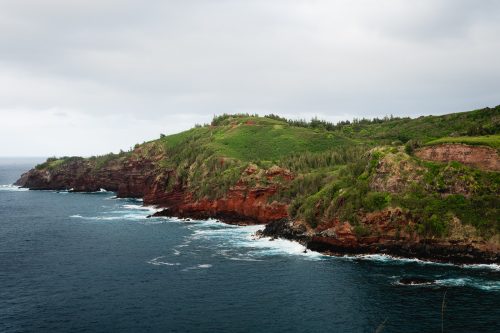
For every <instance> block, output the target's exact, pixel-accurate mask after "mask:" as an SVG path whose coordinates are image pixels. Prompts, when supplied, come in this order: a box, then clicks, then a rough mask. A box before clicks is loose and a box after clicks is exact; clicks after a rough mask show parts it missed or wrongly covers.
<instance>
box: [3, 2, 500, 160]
mask: <svg viewBox="0 0 500 333" xmlns="http://www.w3.org/2000/svg"><path fill="white" fill-rule="evenodd" d="M499 16H500V3H499V2H498V1H489V0H485V1H481V2H478V1H473V0H468V1H467V0H423V1H413V2H411V3H410V2H408V1H390V0H383V1H370V0H364V1H347V0H346V1H327V0H317V1H306V0H303V1H285V0H268V1H260V0H259V1H238V0H232V1H229V0H218V1H201V0H200V1H148V2H141V1H118V0H112V1H109V0H108V1H95V0H87V1H83V0H78V1H63V0H45V1H38V0H31V1H27V0H19V1H1V0H0V73H1V75H0V116H1V117H2V119H3V125H0V126H2V131H1V132H0V138H1V139H3V140H4V142H11V141H12V142H17V143H16V145H12V146H8V147H2V148H0V155H40V154H45V155H48V154H91V153H104V152H106V151H109V150H114V151H116V150H118V149H120V148H123V149H126V148H128V147H129V146H131V145H133V144H134V143H135V142H141V141H143V140H146V139H151V138H154V137H156V136H158V135H159V133H160V132H163V133H173V132H177V131H179V130H182V129H186V128H189V127H190V126H192V125H193V124H194V123H202V122H208V121H209V120H210V118H211V116H212V115H213V114H218V113H222V112H258V113H262V114H264V113H270V112H273V113H279V114H282V115H285V116H288V117H294V118H298V117H311V116H314V115H317V116H319V117H323V118H326V119H330V120H340V119H349V118H352V117H363V116H364V117H373V116H383V115H386V114H394V115H411V116H417V115H422V114H430V113H433V114H439V113H446V112H455V111H463V110H468V109H472V108H476V107H482V106H488V105H489V106H493V105H496V104H499V101H500V91H498V87H499V86H500V62H498V60H497V58H498V54H500V42H499V40H498V37H497V36H498V35H500V23H498V22H500V17H499ZM63 114H64V115H66V116H64V117H61V116H58V115H63ZM6 124H10V125H6ZM3 127H5V128H3ZM57 131H58V133H56V132H57ZM61 135H64V136H65V138H64V140H61V138H60V136H61ZM89 137H92V139H89ZM13 138H14V139H13ZM35 142H36V143H35Z"/></svg>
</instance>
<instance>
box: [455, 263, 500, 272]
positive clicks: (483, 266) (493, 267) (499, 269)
mask: <svg viewBox="0 0 500 333" xmlns="http://www.w3.org/2000/svg"><path fill="white" fill-rule="evenodd" d="M462 267H463V268H468V269H489V270H493V271H497V272H500V265H499V264H471V265H462Z"/></svg>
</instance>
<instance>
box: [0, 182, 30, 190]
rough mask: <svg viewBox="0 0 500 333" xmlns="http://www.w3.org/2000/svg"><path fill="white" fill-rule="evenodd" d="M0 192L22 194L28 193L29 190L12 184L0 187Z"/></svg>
mask: <svg viewBox="0 0 500 333" xmlns="http://www.w3.org/2000/svg"><path fill="white" fill-rule="evenodd" d="M0 191H8V192H24V191H29V189H27V188H24V187H19V186H16V185H12V184H7V185H0Z"/></svg>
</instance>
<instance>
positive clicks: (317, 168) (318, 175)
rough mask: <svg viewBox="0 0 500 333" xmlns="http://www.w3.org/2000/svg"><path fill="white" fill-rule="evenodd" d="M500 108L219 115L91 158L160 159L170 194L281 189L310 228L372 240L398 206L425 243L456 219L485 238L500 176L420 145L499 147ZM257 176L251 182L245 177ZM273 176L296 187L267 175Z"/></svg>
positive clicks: (493, 228)
mask: <svg viewBox="0 0 500 333" xmlns="http://www.w3.org/2000/svg"><path fill="white" fill-rule="evenodd" d="M499 133H500V106H497V107H495V108H485V109H481V110H475V111H470V112H462V113H455V114H449V115H444V116H426V117H419V118H416V119H411V118H393V117H386V118H384V119H372V120H366V119H361V120H357V119H355V120H353V121H351V122H349V121H346V122H340V123H337V124H333V123H329V122H325V121H321V120H317V119H313V120H312V121H309V122H306V121H297V120H287V119H284V118H281V117H279V116H276V115H269V116H265V117H259V116H256V115H247V114H240V115H221V116H217V117H215V118H214V119H213V121H212V123H211V124H207V125H204V126H199V125H197V126H196V127H195V128H192V129H190V130H188V131H185V132H182V133H178V134H174V135H168V136H164V135H162V136H161V137H160V138H159V139H157V140H153V141H150V142H145V143H143V144H138V145H136V147H135V148H134V149H133V150H132V151H129V152H122V153H120V154H108V155H105V156H99V157H92V158H90V159H87V160H86V161H87V162H88V163H90V165H91V167H92V168H95V169H96V170H98V169H99V168H103V167H105V166H106V165H109V164H110V163H117V162H120V161H128V160H140V159H146V158H151V157H153V156H154V157H155V159H154V160H155V163H156V167H157V170H158V173H159V174H161V173H162V172H163V171H166V170H169V172H171V171H173V172H174V173H175V175H176V177H175V179H174V180H172V179H169V182H170V183H169V188H173V187H174V186H176V185H180V186H183V187H184V188H187V189H188V190H189V191H190V192H192V193H193V195H194V197H195V199H201V198H208V199H215V198H221V197H224V195H225V194H226V193H227V191H228V190H229V189H230V188H232V187H233V186H235V185H236V184H237V183H240V184H241V183H244V184H245V185H246V186H248V187H259V186H271V185H272V186H277V187H278V188H279V191H278V192H277V193H276V194H275V195H274V196H273V198H272V200H276V201H278V202H283V203H286V204H288V205H289V216H290V217H291V218H293V219H299V220H303V221H305V222H306V223H307V224H308V225H309V226H311V227H319V226H321V225H322V224H327V223H328V221H331V220H332V219H338V220H341V221H349V222H350V223H351V224H352V225H354V226H355V228H356V232H357V233H359V234H360V235H363V234H365V233H368V232H369V231H368V230H365V227H364V226H363V222H362V220H363V216H364V215H366V214H367V213H369V212H376V211H382V210H384V209H388V208H391V207H392V208H399V209H402V210H403V211H406V212H408V213H409V214H410V215H411V218H412V219H413V220H414V221H415V228H416V231H417V232H418V233H419V234H421V235H427V236H429V235H434V236H438V237H439V236H446V235H450V233H452V231H453V230H452V228H451V225H452V224H453V221H456V220H457V219H458V220H460V221H461V222H462V223H463V224H465V225H469V226H471V227H472V228H473V230H474V232H477V234H478V235H479V234H480V235H483V236H488V237H489V236H492V235H495V234H499V233H500V224H499V221H498V216H499V215H500V214H498V207H500V201H499V194H500V175H499V173H498V172H491V171H483V170H480V169H476V168H472V167H469V166H465V165H462V164H460V163H457V162H450V163H434V162H426V161H422V160H420V159H418V158H416V157H415V156H414V155H413V152H414V151H415V150H416V149H418V148H419V147H424V146H427V145H436V144H441V143H464V144H469V145H485V146H489V147H493V148H494V149H496V150H497V151H498V149H499V148H500V135H499ZM78 159H81V158H78V157H65V158H59V159H58V158H52V159H49V160H47V162H45V163H43V164H41V165H39V166H37V169H40V170H43V169H52V170H54V169H57V168H61V167H64V165H65V164H66V163H68V162H70V161H75V160H78ZM248 168H253V169H255V170H257V171H256V172H255V173H253V174H252V176H247V175H246V173H245V170H247V169H248ZM272 168H282V169H286V170H289V171H290V173H291V174H292V175H293V180H290V179H284V178H280V177H278V178H276V179H275V178H272V179H271V178H270V177H266V172H269V170H271V169H272Z"/></svg>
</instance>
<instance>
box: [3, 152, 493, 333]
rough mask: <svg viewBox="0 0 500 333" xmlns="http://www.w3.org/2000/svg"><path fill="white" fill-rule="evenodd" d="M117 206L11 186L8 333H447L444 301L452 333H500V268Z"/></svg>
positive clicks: (102, 196)
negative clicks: (426, 281)
mask: <svg viewBox="0 0 500 333" xmlns="http://www.w3.org/2000/svg"><path fill="white" fill-rule="evenodd" d="M14 162H15V161H12V160H9V161H6V160H0V184H10V183H12V182H13V181H14V180H15V179H16V178H17V177H18V176H19V174H20V173H21V172H22V171H24V170H26V169H28V168H30V167H31V166H32V165H33V164H34V162H30V163H26V162H25V163H14ZM113 197H114V194H113V193H98V194H73V193H64V192H63V193H56V192H45V191H43V192H38V191H21V190H18V189H16V188H13V187H8V186H3V187H1V188H0V332H69V331H70V332H110V331H119V332H374V331H375V330H377V328H379V329H380V332H440V331H441V305H442V300H443V296H444V294H445V292H446V308H445V313H444V331H445V332H500V271H499V270H498V267H496V268H495V267H467V268H462V267H456V266H449V265H448V266H447V265H435V264H426V263H422V262H418V261H401V260H392V259H390V258H385V257H382V256H373V257H366V258H364V259H353V258H331V257H325V256H321V255H319V254H315V253H307V254H304V253H303V252H302V250H303V248H302V247H301V246H300V245H298V244H295V243H290V242H286V241H281V240H278V241H269V240H267V239H261V240H252V237H251V235H252V233H253V232H255V231H256V230H257V229H258V228H259V227H234V226H228V225H224V224H221V223H218V222H215V221H197V222H182V221H177V220H172V219H170V220H169V219H146V218H145V216H146V215H147V214H149V210H147V209H144V208H141V202H139V201H135V200H119V199H114V198H113ZM402 276H423V277H430V278H435V279H437V280H438V284H437V285H435V286H401V285H398V284H397V283H396V282H397V280H398V279H399V278H400V277H402Z"/></svg>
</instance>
